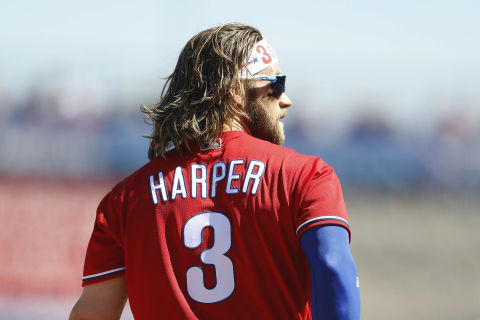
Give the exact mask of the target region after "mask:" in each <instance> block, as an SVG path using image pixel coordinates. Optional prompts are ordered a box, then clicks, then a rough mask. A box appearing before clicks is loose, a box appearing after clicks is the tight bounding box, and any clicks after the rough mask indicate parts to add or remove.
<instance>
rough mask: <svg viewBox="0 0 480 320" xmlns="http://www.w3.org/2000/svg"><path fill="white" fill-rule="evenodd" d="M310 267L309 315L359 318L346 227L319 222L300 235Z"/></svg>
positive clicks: (330, 319) (324, 318) (347, 319)
mask: <svg viewBox="0 0 480 320" xmlns="http://www.w3.org/2000/svg"><path fill="white" fill-rule="evenodd" d="M300 244H301V246H302V248H303V251H304V252H305V255H306V257H307V260H308V264H309V267H310V278H311V284H312V319H313V320H317V319H322V320H334V319H335V320H358V319H360V290H359V287H358V275H357V268H356V266H355V261H354V260H353V256H352V252H351V250H350V244H349V237H348V231H347V230H346V229H345V228H343V227H340V226H334V225H328V226H319V227H315V228H312V229H310V230H307V231H306V232H305V233H304V234H302V235H301V236H300Z"/></svg>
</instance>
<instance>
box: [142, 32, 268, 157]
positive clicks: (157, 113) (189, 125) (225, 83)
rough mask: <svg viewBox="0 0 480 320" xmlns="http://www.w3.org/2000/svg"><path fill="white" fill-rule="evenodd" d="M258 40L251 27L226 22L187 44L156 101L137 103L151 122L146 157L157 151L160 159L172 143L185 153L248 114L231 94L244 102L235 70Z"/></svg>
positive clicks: (241, 66) (215, 136) (211, 138)
mask: <svg viewBox="0 0 480 320" xmlns="http://www.w3.org/2000/svg"><path fill="white" fill-rule="evenodd" d="M260 40H262V35H261V33H260V31H258V30H257V29H255V28H253V27H251V26H248V25H244V24H237V23H231V24H225V25H221V26H218V27H214V28H211V29H208V30H205V31H202V32H200V33H199V34H197V35H195V36H194V37H193V38H191V39H190V40H189V41H188V42H187V44H186V45H185V47H184V48H183V50H182V52H181V53H180V56H179V58H178V62H177V65H176V67H175V70H174V71H173V73H172V74H171V75H170V76H169V77H168V78H167V79H166V82H165V85H164V87H163V89H162V92H161V98H160V102H159V103H158V104H156V105H154V106H153V107H152V108H149V107H147V106H144V105H142V106H141V107H140V109H141V111H142V112H143V113H145V114H146V119H147V121H148V122H151V124H152V125H153V128H152V134H151V136H148V137H147V138H149V139H150V147H149V150H148V158H149V159H150V160H151V159H153V158H155V157H157V156H159V155H160V156H162V157H163V158H166V148H167V147H168V146H169V145H171V144H172V143H173V145H175V147H176V149H177V150H179V151H180V150H181V148H180V145H182V149H186V150H187V151H188V152H190V153H191V152H192V151H191V150H192V149H191V145H192V144H199V145H203V144H206V143H211V142H213V141H215V139H216V138H217V137H218V136H219V135H220V133H221V132H222V131H223V128H224V125H228V124H229V123H230V122H231V120H232V119H234V118H235V117H246V118H248V115H247V114H246V113H245V112H244V111H243V110H242V108H238V106H237V105H236V102H235V101H234V99H233V96H234V95H240V96H241V97H242V98H244V99H245V100H246V96H245V92H246V88H245V87H244V83H243V82H242V81H241V80H240V79H239V74H240V72H241V70H242V69H243V68H244V67H245V63H246V61H247V59H248V55H249V54H250V51H251V50H252V48H253V46H254V44H255V43H256V42H258V41H260ZM245 100H244V101H245ZM183 146H185V148H183Z"/></svg>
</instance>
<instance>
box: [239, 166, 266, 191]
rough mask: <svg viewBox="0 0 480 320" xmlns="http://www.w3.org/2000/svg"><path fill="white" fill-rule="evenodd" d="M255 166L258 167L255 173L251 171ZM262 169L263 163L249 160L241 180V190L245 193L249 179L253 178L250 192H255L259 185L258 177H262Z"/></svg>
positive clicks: (263, 168) (263, 167) (263, 169)
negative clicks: (243, 178)
mask: <svg viewBox="0 0 480 320" xmlns="http://www.w3.org/2000/svg"><path fill="white" fill-rule="evenodd" d="M255 168H258V169H257V172H256V173H254V172H253V171H254V170H255ZM264 171H265V163H263V162H261V161H257V160H252V161H250V163H249V164H248V169H247V173H246V174H245V180H244V181H243V186H242V192H243V193H246V192H247V190H248V186H249V184H250V180H254V181H253V185H252V191H251V192H252V194H257V191H258V186H259V185H260V179H261V178H262V175H263V172H264Z"/></svg>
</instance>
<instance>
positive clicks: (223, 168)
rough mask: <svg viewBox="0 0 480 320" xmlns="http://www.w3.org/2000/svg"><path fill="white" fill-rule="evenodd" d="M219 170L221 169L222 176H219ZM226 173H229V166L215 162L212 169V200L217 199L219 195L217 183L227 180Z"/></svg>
mask: <svg viewBox="0 0 480 320" xmlns="http://www.w3.org/2000/svg"><path fill="white" fill-rule="evenodd" d="M218 168H220V169H221V170H220V171H221V173H220V174H218ZM226 173H227V164H226V163H225V162H223V161H221V162H215V164H214V165H213V167H212V182H211V184H212V191H211V193H210V196H211V197H212V198H215V196H216V195H217V183H218V182H219V181H222V180H223V179H225V175H226Z"/></svg>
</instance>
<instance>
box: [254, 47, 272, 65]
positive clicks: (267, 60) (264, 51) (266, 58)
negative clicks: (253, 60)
mask: <svg viewBox="0 0 480 320" xmlns="http://www.w3.org/2000/svg"><path fill="white" fill-rule="evenodd" d="M257 52H258V53H261V54H263V57H262V61H263V63H265V64H269V63H270V62H272V57H270V55H269V54H268V52H267V49H265V47H264V46H262V45H259V46H257Z"/></svg>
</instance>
